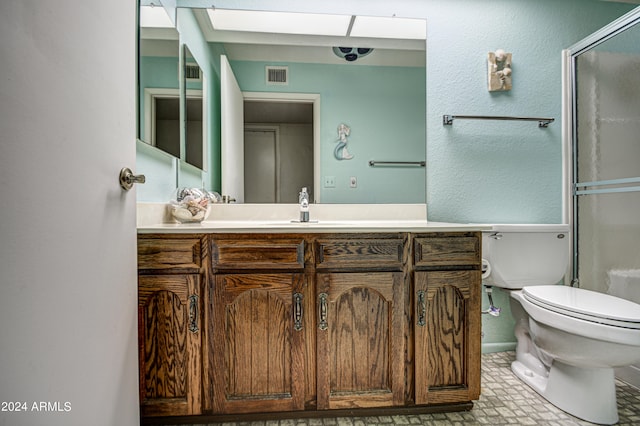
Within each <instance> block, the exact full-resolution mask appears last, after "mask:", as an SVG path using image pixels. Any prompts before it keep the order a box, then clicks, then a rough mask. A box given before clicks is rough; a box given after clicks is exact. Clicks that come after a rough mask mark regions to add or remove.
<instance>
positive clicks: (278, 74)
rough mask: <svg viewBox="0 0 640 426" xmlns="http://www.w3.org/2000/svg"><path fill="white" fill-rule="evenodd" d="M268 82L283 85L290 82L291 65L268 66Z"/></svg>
mask: <svg viewBox="0 0 640 426" xmlns="http://www.w3.org/2000/svg"><path fill="white" fill-rule="evenodd" d="M266 75H267V84H269V85H283V86H286V85H287V84H289V67H271V66H268V67H266Z"/></svg>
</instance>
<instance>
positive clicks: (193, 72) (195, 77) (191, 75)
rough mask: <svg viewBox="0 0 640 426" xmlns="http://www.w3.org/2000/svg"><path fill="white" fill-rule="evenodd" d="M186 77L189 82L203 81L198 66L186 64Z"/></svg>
mask: <svg viewBox="0 0 640 426" xmlns="http://www.w3.org/2000/svg"><path fill="white" fill-rule="evenodd" d="M184 76H185V78H186V79H187V80H189V81H201V80H202V74H201V71H200V67H199V66H198V64H186V65H185V67H184Z"/></svg>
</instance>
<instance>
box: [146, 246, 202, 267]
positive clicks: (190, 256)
mask: <svg viewBox="0 0 640 426" xmlns="http://www.w3.org/2000/svg"><path fill="white" fill-rule="evenodd" d="M201 252H202V244H201V242H200V239H199V238H167V239H156V238H153V239H152V238H149V239H145V238H139V239H138V269H139V270H149V269H152V270H167V269H176V270H179V271H183V272H189V271H191V272H198V271H199V270H200V266H201V265H202V258H201Z"/></svg>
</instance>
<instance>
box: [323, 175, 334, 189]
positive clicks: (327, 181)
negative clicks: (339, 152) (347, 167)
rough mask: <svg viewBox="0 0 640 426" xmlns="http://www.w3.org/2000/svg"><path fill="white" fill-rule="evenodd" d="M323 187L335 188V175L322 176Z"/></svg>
mask: <svg viewBox="0 0 640 426" xmlns="http://www.w3.org/2000/svg"><path fill="white" fill-rule="evenodd" d="M324 187H325V188H335V187H336V177H335V176H325V177H324Z"/></svg>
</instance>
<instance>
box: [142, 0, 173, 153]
mask: <svg viewBox="0 0 640 426" xmlns="http://www.w3.org/2000/svg"><path fill="white" fill-rule="evenodd" d="M139 16H140V47H139V57H138V90H139V93H138V108H139V110H138V133H139V134H138V138H139V139H140V140H141V141H143V142H145V143H147V144H149V145H152V146H155V147H157V148H158V149H160V150H162V151H164V152H166V153H169V154H171V155H173V156H175V157H179V156H180V92H179V80H178V70H179V48H178V32H177V31H176V29H175V27H174V26H173V24H172V23H171V21H170V20H169V17H168V15H167V14H166V12H165V10H164V8H162V7H149V6H141V7H140V15H139Z"/></svg>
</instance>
